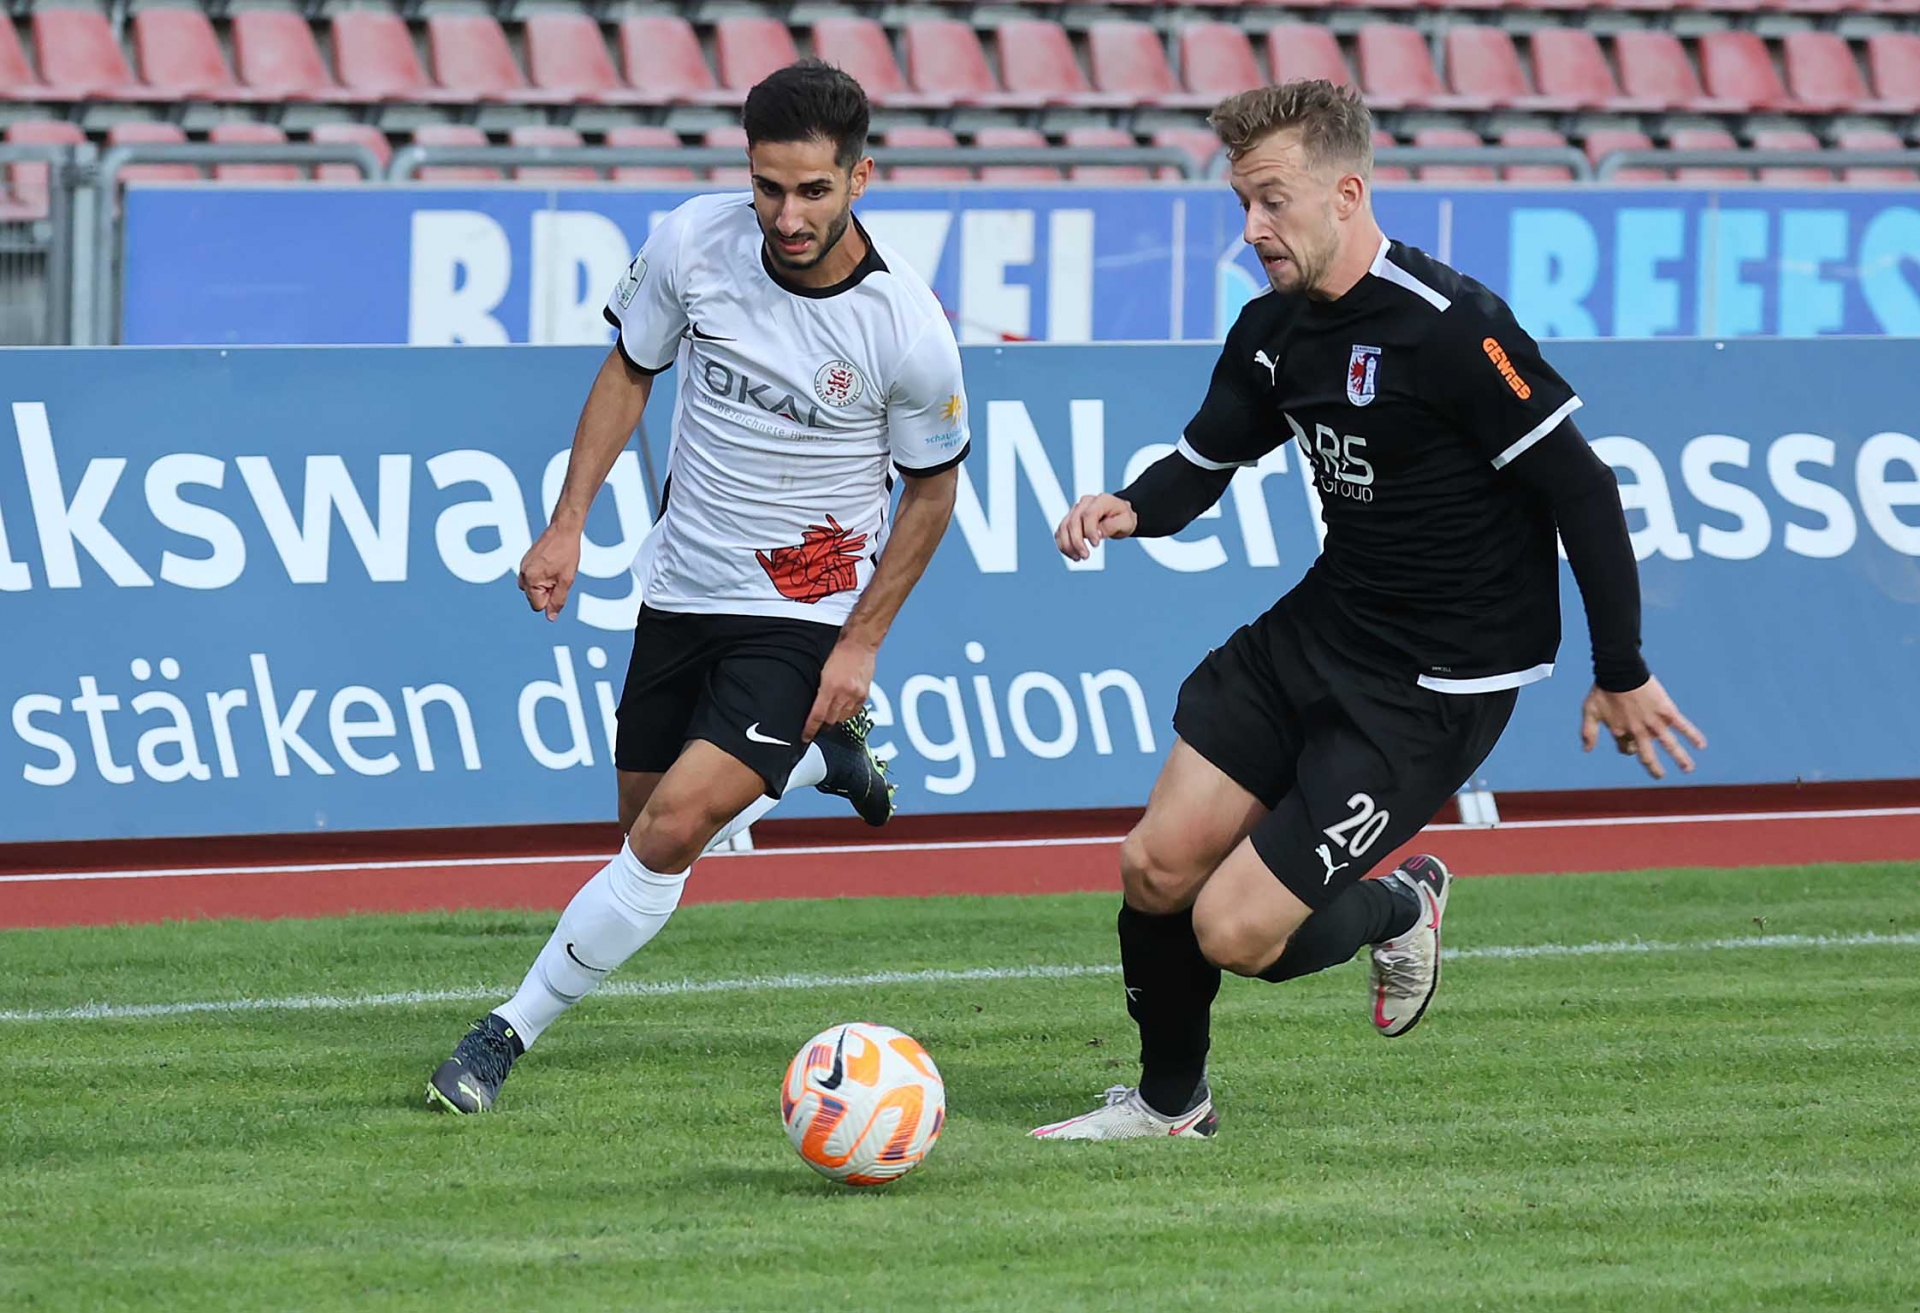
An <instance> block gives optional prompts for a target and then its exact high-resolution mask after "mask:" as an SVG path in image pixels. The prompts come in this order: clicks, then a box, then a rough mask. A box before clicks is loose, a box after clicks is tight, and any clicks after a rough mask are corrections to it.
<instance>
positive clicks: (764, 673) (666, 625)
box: [613, 606, 840, 798]
mask: <svg viewBox="0 0 1920 1313" xmlns="http://www.w3.org/2000/svg"><path fill="white" fill-rule="evenodd" d="M839 637H840V629H839V626H837V625H828V624H820V623H818V622H816V621H812V620H787V619H784V618H781V617H776V616H753V615H694V614H691V613H687V612H680V611H656V610H654V609H653V608H652V607H650V606H643V607H641V608H640V619H639V621H638V623H636V624H635V625H634V630H633V660H632V661H631V662H630V663H629V664H628V666H627V684H626V688H625V689H624V690H622V692H621V694H620V711H619V715H618V721H619V732H618V733H617V734H616V735H615V738H614V748H613V764H614V765H615V766H616V767H617V768H618V769H620V770H623V771H664V770H666V769H667V768H668V767H669V766H671V765H673V763H674V759H675V758H677V757H678V756H679V755H680V751H681V749H682V748H684V747H685V746H686V745H687V743H688V741H689V740H692V739H705V740H706V741H707V742H709V743H711V744H713V745H714V746H715V747H717V748H719V749H720V750H721V751H722V752H725V753H726V754H727V755H728V756H731V757H734V758H736V759H738V760H739V761H741V762H744V763H745V764H746V765H747V766H748V767H750V768H751V769H752V770H754V771H755V772H756V773H757V774H758V775H759V776H760V778H761V779H763V780H765V781H766V785H767V793H768V795H769V796H771V797H775V798H778V797H779V796H780V793H781V790H783V789H784V788H785V787H786V784H787V776H788V775H790V774H792V773H793V768H794V767H795V766H796V765H798V764H799V761H800V758H801V756H802V755H804V754H805V752H806V750H807V748H806V744H804V743H802V742H801V741H800V734H801V732H802V731H803V730H805V729H806V727H807V715H808V713H809V712H811V711H812V710H813V700H814V698H815V697H816V696H817V695H818V693H819V691H820V671H821V669H822V668H823V667H824V666H825V665H826V662H827V655H828V653H830V652H832V651H833V645H834V643H835V642H836V641H837V640H838V639H839Z"/></svg>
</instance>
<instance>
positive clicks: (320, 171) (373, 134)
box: [308, 123, 393, 182]
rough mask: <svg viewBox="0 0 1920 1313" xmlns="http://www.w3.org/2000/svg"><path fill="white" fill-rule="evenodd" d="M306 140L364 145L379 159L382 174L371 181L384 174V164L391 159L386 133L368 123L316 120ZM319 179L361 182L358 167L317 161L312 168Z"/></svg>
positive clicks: (319, 180) (376, 175)
mask: <svg viewBox="0 0 1920 1313" xmlns="http://www.w3.org/2000/svg"><path fill="white" fill-rule="evenodd" d="M308 135H309V139H310V140H313V141H316V142H321V143H327V144H332V143H340V144H344V145H352V146H365V147H366V148H367V149H368V150H370V151H372V152H373V157H374V158H375V159H376V160H378V161H379V162H380V168H381V169H382V171H383V172H382V173H379V174H375V175H374V180H375V181H377V180H378V179H379V178H381V177H384V176H385V174H384V170H385V169H386V167H387V164H388V163H389V162H390V161H391V160H392V159H393V147H392V146H391V145H390V144H388V142H387V134H386V133H384V132H382V131H380V129H378V128H376V127H374V126H373V125H372V124H368V123H317V124H315V125H314V129H313V131H312V132H311V133H310V134H308ZM313 176H314V179H315V181H318V182H360V181H361V180H362V179H361V174H360V170H359V169H358V168H356V167H355V166H353V165H351V164H320V165H316V166H315V167H314V170H313Z"/></svg>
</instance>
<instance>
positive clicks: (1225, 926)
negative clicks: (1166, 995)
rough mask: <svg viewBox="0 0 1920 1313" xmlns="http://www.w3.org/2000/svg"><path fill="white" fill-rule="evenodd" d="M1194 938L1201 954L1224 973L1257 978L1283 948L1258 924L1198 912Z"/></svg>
mask: <svg viewBox="0 0 1920 1313" xmlns="http://www.w3.org/2000/svg"><path fill="white" fill-rule="evenodd" d="M1193 934H1194V937H1195V938H1196V939H1198V940H1199V941H1200V953H1201V955H1202V956H1203V957H1205V958H1206V959H1207V961H1209V962H1211V963H1213V965H1215V966H1217V967H1219V968H1220V969H1221V970H1222V971H1231V972H1233V974H1235V975H1236V976H1257V975H1259V974H1260V973H1261V972H1262V971H1264V970H1265V969H1266V968H1267V967H1268V965H1270V964H1271V963H1272V962H1273V960H1274V959H1275V958H1277V957H1278V956H1280V950H1281V948H1282V947H1283V945H1281V944H1276V943H1274V942H1273V936H1272V935H1270V934H1268V933H1267V932H1266V931H1264V930H1262V929H1261V928H1260V927H1259V926H1257V925H1255V924H1254V923H1252V922H1250V921H1247V920H1244V919H1242V918H1239V917H1235V916H1231V915H1217V914H1216V915H1207V914H1204V913H1202V912H1201V911H1200V909H1198V908H1196V909H1195V910H1194V916H1193Z"/></svg>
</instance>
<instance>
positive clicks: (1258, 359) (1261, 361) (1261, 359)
mask: <svg viewBox="0 0 1920 1313" xmlns="http://www.w3.org/2000/svg"><path fill="white" fill-rule="evenodd" d="M1253 363H1254V364H1256V365H1265V366H1266V367H1267V386H1268V387H1279V386H1280V384H1279V382H1278V381H1277V380H1276V379H1275V378H1274V373H1273V371H1274V370H1276V369H1278V368H1279V367H1280V362H1279V361H1277V360H1273V359H1270V358H1269V357H1268V356H1267V353H1266V352H1264V351H1256V352H1254V353H1253Z"/></svg>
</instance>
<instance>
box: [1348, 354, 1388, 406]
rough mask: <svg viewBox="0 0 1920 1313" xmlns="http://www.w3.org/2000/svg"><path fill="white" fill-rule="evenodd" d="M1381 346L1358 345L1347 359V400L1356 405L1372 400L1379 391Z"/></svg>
mask: <svg viewBox="0 0 1920 1313" xmlns="http://www.w3.org/2000/svg"><path fill="white" fill-rule="evenodd" d="M1379 377H1380V348H1379V347H1377V346H1357V347H1355V348H1354V349H1353V355H1352V356H1350V357H1349V358H1348V360H1347V400H1348V401H1351V402H1352V403H1353V404H1354V405H1356V406H1364V405H1367V404H1368V403H1369V402H1371V401H1372V400H1373V398H1374V396H1375V395H1376V394H1377V392H1378V386H1379Z"/></svg>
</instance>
